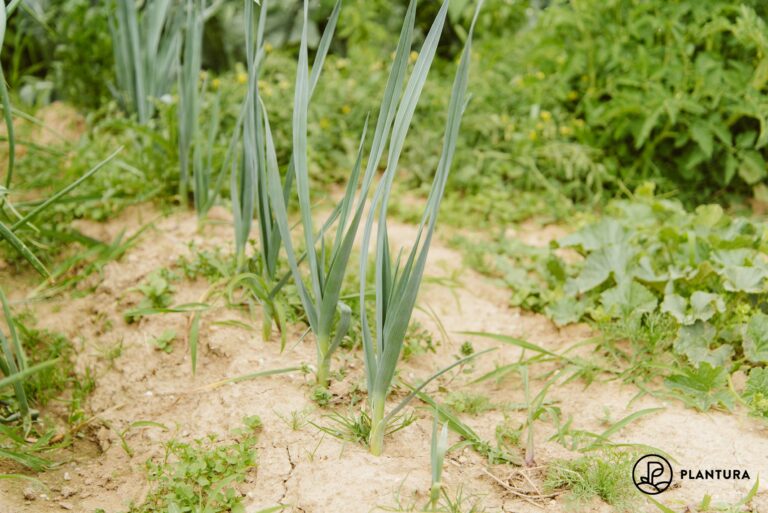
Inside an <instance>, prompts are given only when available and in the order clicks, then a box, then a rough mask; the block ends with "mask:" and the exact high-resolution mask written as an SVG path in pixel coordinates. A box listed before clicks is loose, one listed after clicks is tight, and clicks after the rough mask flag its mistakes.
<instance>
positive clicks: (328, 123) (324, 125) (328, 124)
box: [320, 118, 331, 129]
mask: <svg viewBox="0 0 768 513" xmlns="http://www.w3.org/2000/svg"><path fill="white" fill-rule="evenodd" d="M330 127H331V121H330V120H329V119H328V118H320V128H322V129H327V128H330Z"/></svg>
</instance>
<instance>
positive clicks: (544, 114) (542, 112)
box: [539, 110, 552, 121]
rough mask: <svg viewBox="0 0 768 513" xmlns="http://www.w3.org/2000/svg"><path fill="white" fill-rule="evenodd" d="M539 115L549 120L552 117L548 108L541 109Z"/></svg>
mask: <svg viewBox="0 0 768 513" xmlns="http://www.w3.org/2000/svg"><path fill="white" fill-rule="evenodd" d="M539 117H540V118H541V119H542V120H544V121H549V120H551V119H552V113H551V112H549V111H548V110H542V111H541V113H540V114H539Z"/></svg>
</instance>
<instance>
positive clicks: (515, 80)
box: [512, 76, 523, 87]
mask: <svg viewBox="0 0 768 513" xmlns="http://www.w3.org/2000/svg"><path fill="white" fill-rule="evenodd" d="M512 85H513V86H515V87H520V86H521V85H523V78H522V77H520V76H517V77H515V78H513V79H512Z"/></svg>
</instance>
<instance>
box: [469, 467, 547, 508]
mask: <svg viewBox="0 0 768 513" xmlns="http://www.w3.org/2000/svg"><path fill="white" fill-rule="evenodd" d="M481 470H482V471H483V472H485V473H486V474H487V475H488V476H489V477H490V478H491V479H493V480H494V481H496V483H498V484H499V485H500V486H501V487H502V488H504V489H505V490H506V491H507V492H509V493H511V494H512V495H514V496H516V497H520V498H521V499H523V500H524V501H525V502H527V503H529V504H531V505H533V506H536V507H537V508H541V509H544V506H542V505H541V504H539V503H537V502H536V500H542V499H551V498H554V497H557V496H558V495H559V494H558V493H550V494H542V493H540V492H538V490H537V493H536V494H535V495H534V494H530V493H525V492H521V491H519V490H518V489H516V488H513V487H512V486H510V485H509V483H505V482H504V481H502V480H501V479H499V478H498V477H497V476H495V475H494V474H492V473H491V472H489V471H488V470H487V469H484V468H483V469H481ZM529 482H530V479H529ZM534 488H536V486H535V485H534Z"/></svg>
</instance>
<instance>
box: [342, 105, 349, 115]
mask: <svg viewBox="0 0 768 513" xmlns="http://www.w3.org/2000/svg"><path fill="white" fill-rule="evenodd" d="M350 112H352V107H350V106H349V105H342V106H341V113H342V114H349V113H350Z"/></svg>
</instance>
